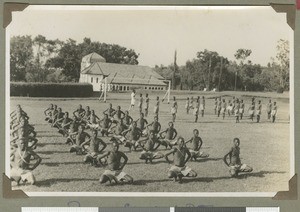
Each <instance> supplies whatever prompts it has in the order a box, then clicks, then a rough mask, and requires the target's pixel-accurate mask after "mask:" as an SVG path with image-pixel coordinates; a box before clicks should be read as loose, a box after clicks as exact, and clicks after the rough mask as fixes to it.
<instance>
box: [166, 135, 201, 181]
mask: <svg viewBox="0 0 300 212" xmlns="http://www.w3.org/2000/svg"><path fill="white" fill-rule="evenodd" d="M177 143H178V147H174V148H173V149H172V150H171V151H170V152H168V153H167V154H165V159H166V161H167V162H168V163H171V161H170V160H169V158H168V156H169V155H171V154H173V158H174V159H173V165H172V166H171V168H170V169H169V172H168V177H169V178H174V181H177V178H178V182H179V183H182V178H183V177H196V176H197V173H196V172H195V171H194V170H192V169H191V168H190V167H188V166H187V165H186V163H187V162H188V161H189V159H190V158H191V153H190V151H189V150H188V148H187V147H186V146H185V143H184V139H183V138H182V137H179V138H178V141H177Z"/></svg>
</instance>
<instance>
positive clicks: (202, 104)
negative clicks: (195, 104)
mask: <svg viewBox="0 0 300 212" xmlns="http://www.w3.org/2000/svg"><path fill="white" fill-rule="evenodd" d="M204 109H205V97H204V96H202V101H201V103H200V111H201V117H203V116H204Z"/></svg>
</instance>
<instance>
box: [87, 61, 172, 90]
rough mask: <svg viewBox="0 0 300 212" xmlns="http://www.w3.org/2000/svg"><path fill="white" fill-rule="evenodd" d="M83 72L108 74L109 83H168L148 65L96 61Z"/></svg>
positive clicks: (162, 84)
mask: <svg viewBox="0 0 300 212" xmlns="http://www.w3.org/2000/svg"><path fill="white" fill-rule="evenodd" d="M81 73H83V74H93V75H107V76H108V78H107V82H108V83H116V84H139V85H161V86H164V85H166V84H165V83H164V82H163V81H162V80H163V79H164V78H163V77H162V76H160V75H159V74H158V73H156V72H155V71H154V70H153V69H152V68H150V67H148V66H139V65H128V64H116V63H102V62H95V63H93V64H92V65H90V66H89V67H87V68H85V69H84V70H82V72H81Z"/></svg>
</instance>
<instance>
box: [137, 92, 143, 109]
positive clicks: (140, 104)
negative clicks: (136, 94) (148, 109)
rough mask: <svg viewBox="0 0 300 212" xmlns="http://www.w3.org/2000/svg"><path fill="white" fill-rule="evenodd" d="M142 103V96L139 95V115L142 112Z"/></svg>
mask: <svg viewBox="0 0 300 212" xmlns="http://www.w3.org/2000/svg"><path fill="white" fill-rule="evenodd" d="M143 103H144V98H143V94H140V99H139V105H138V106H139V111H140V113H142V112H143Z"/></svg>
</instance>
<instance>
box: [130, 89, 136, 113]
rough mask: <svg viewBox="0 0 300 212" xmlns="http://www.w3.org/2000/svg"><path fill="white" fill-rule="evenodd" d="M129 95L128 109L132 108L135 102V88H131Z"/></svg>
mask: <svg viewBox="0 0 300 212" xmlns="http://www.w3.org/2000/svg"><path fill="white" fill-rule="evenodd" d="M130 97H131V101H130V108H129V110H131V109H133V108H134V104H135V89H133V90H132V93H131V95H130Z"/></svg>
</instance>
